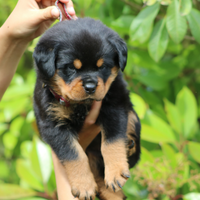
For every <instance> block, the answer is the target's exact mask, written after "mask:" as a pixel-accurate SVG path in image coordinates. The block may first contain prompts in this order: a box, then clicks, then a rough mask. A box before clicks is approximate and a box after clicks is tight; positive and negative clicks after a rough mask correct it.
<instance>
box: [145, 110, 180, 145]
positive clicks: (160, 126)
mask: <svg viewBox="0 0 200 200" xmlns="http://www.w3.org/2000/svg"><path fill="white" fill-rule="evenodd" d="M143 121H144V122H145V124H147V125H149V126H150V127H152V128H154V129H155V130H156V131H158V132H160V133H161V134H162V137H163V139H164V138H165V140H166V139H168V141H169V142H172V141H175V140H176V139H175V135H174V132H173V131H172V129H171V127H170V126H169V125H168V124H167V123H166V122H165V121H164V120H162V119H161V118H160V117H158V116H156V115H155V114H153V113H152V112H151V111H149V112H147V114H146V115H145V118H144V120H143ZM159 140H162V139H161V138H160V139H159ZM160 142H161V141H160ZM162 142H164V141H162Z"/></svg>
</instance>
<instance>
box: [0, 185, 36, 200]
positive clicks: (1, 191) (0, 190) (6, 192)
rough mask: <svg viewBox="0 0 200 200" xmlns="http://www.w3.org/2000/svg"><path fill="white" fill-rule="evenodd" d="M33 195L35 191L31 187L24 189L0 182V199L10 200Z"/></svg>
mask: <svg viewBox="0 0 200 200" xmlns="http://www.w3.org/2000/svg"><path fill="white" fill-rule="evenodd" d="M35 195H36V192H34V191H33V190H31V189H24V188H21V187H20V186H18V185H12V184H0V200H11V199H18V198H23V197H31V196H35Z"/></svg>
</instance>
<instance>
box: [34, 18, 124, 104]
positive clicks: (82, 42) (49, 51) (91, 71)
mask: <svg viewBox="0 0 200 200" xmlns="http://www.w3.org/2000/svg"><path fill="white" fill-rule="evenodd" d="M33 57H34V60H35V64H36V67H37V74H38V76H39V77H40V78H42V80H43V81H44V83H46V84H47V85H49V86H50V87H51V88H52V89H53V90H54V91H55V92H56V93H58V94H59V95H61V96H63V97H64V98H66V99H70V100H74V101H83V100H86V99H95V100H102V99H103V98H104V96H105V94H106V93H107V92H108V90H109V88H110V85H111V84H112V82H113V81H114V80H115V78H116V76H117V74H118V71H119V70H120V69H121V70H122V71H123V70H124V68H125V66H126V59H127V47H126V44H125V42H124V41H123V40H122V39H121V38H120V37H119V36H118V34H116V33H115V32H114V31H112V30H111V29H109V28H108V27H106V26H104V25H103V24H102V23H101V22H99V21H95V20H93V19H89V18H84V19H78V20H76V21H74V20H71V21H63V22H60V23H58V24H56V25H55V26H54V27H52V28H51V29H49V30H48V31H47V32H46V33H45V34H44V35H43V36H42V37H41V39H40V41H39V43H38V45H37V47H36V49H35V51H34V54H33Z"/></svg>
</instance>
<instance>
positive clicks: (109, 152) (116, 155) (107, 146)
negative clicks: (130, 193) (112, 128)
mask: <svg viewBox="0 0 200 200" xmlns="http://www.w3.org/2000/svg"><path fill="white" fill-rule="evenodd" d="M104 138H105V136H104V131H102V144H101V152H102V155H103V159H104V163H105V184H106V185H108V187H109V188H110V189H111V190H112V185H113V186H114V187H115V191H118V190H119V189H121V188H120V187H119V185H118V184H117V181H118V182H119V184H120V185H121V186H123V185H124V184H125V183H126V180H127V178H126V175H128V176H129V175H130V172H129V165H128V162H127V155H126V153H127V152H126V144H125V141H124V140H122V139H118V140H117V141H114V142H111V143H106V141H105V139H104Z"/></svg>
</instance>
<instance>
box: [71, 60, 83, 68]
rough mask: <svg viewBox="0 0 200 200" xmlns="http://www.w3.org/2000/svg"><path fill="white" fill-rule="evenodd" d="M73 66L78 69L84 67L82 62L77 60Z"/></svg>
mask: <svg viewBox="0 0 200 200" xmlns="http://www.w3.org/2000/svg"><path fill="white" fill-rule="evenodd" d="M73 64H74V67H75V68H76V69H80V68H81V67H82V62H81V61H80V60H79V59H75V60H74V62H73Z"/></svg>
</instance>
